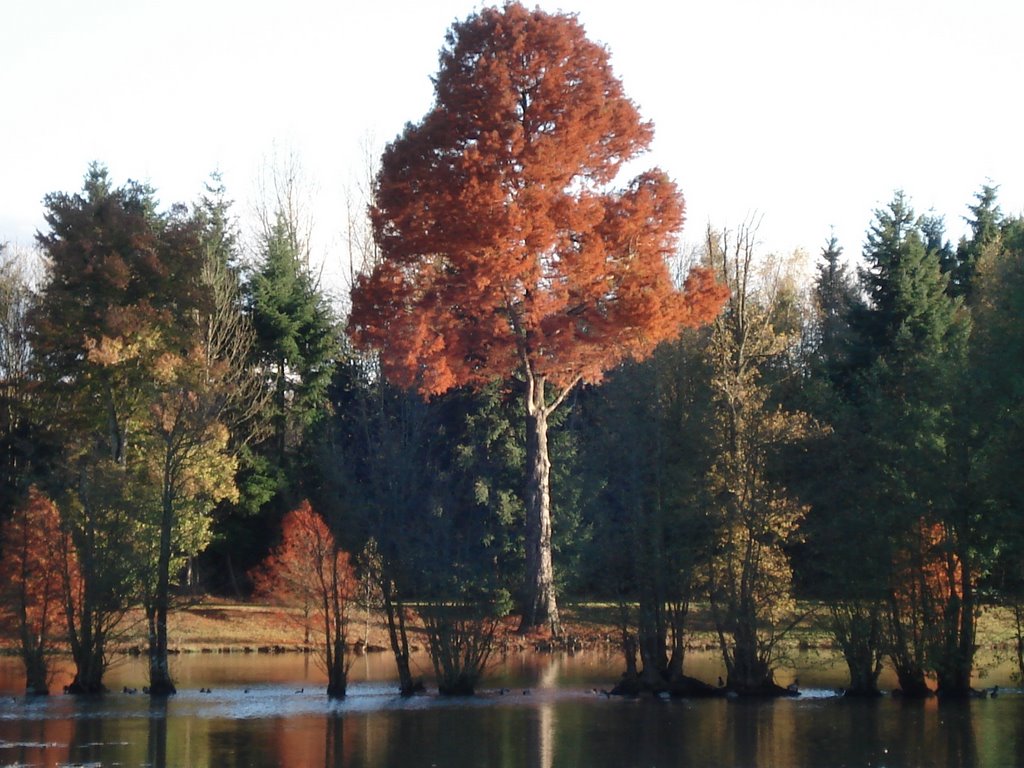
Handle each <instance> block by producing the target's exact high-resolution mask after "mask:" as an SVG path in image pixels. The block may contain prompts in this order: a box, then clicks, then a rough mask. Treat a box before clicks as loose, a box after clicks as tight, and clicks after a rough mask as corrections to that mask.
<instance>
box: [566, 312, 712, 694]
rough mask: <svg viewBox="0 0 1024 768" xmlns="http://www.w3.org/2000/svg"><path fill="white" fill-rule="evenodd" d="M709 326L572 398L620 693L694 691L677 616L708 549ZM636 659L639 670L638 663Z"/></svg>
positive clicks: (597, 587)
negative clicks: (620, 672)
mask: <svg viewBox="0 0 1024 768" xmlns="http://www.w3.org/2000/svg"><path fill="white" fill-rule="evenodd" d="M708 335H709V334H708V333H707V330H706V329H702V330H698V331H687V332H684V333H683V335H682V336H681V337H680V338H679V339H678V340H676V341H674V342H671V343H666V344H663V345H661V346H660V347H659V348H658V349H657V350H656V351H655V353H654V354H653V355H652V356H651V357H650V358H649V359H647V360H644V361H643V362H640V363H624V364H622V365H620V366H619V367H618V368H616V369H615V371H613V372H612V373H611V374H609V376H608V379H607V380H606V381H605V383H604V384H603V385H602V386H601V387H599V388H594V389H589V390H585V391H584V392H583V393H582V395H581V396H580V397H579V401H580V402H579V404H578V405H577V409H578V411H579V412H580V416H579V417H578V419H579V420H580V421H582V423H583V426H582V427H581V428H579V429H582V435H581V436H580V441H581V444H582V446H583V448H582V453H583V455H584V458H583V461H582V463H583V465H584V467H585V468H586V470H587V473H586V474H587V476H588V487H587V490H586V492H585V496H586V498H587V499H588V500H589V501H590V503H589V504H588V505H587V510H586V511H587V513H588V515H587V517H586V522H587V523H588V524H589V525H590V526H592V528H593V535H592V539H591V541H590V542H589V543H588V547H587V549H586V557H585V558H584V563H585V566H586V567H587V569H588V571H589V572H588V573H586V574H585V577H586V578H587V581H585V582H584V583H585V584H588V587H589V590H590V591H589V595H592V596H594V597H595V598H596V599H614V600H615V602H617V603H618V608H619V616H620V630H621V631H622V633H623V646H624V648H623V650H624V651H625V656H626V674H625V676H624V677H623V680H622V681H621V682H620V684H619V687H618V690H619V691H622V692H623V693H625V692H633V691H638V690H647V691H665V690H668V691H671V692H676V693H687V694H689V693H695V692H698V690H699V688H700V686H699V685H698V684H696V683H695V681H693V680H692V679H689V678H686V677H684V675H683V663H684V658H685V652H686V636H685V630H686V627H685V623H686V619H687V616H688V613H689V608H690V606H691V604H692V602H693V601H694V600H696V599H698V593H697V590H698V589H699V579H698V578H697V575H698V573H699V571H700V565H701V564H702V563H703V562H705V560H706V554H707V551H708V548H709V547H710V545H711V541H710V536H709V534H710V533H711V531H710V527H709V526H708V525H707V524H706V523H707V521H708V519H709V518H708V516H707V514H706V505H705V503H704V502H705V498H704V493H703V486H704V478H705V476H706V474H707V472H708V470H709V469H710V453H711V451H710V447H711V446H710V443H711V441H710V430H709V429H708V425H709V417H710V412H709V406H710V387H709V383H710V375H709V369H708V366H707V361H706V359H705V351H706V347H707V342H708ZM637 655H639V662H640V664H641V665H642V668H640V667H639V666H638V664H637V658H636V657H637Z"/></svg>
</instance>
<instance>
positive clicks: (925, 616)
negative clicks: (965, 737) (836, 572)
mask: <svg viewBox="0 0 1024 768" xmlns="http://www.w3.org/2000/svg"><path fill="white" fill-rule="evenodd" d="M940 235H941V233H940V231H939V230H938V228H937V227H936V225H935V221H934V220H932V221H931V222H926V221H923V220H922V219H919V218H917V217H916V216H915V214H914V212H913V210H912V208H911V207H910V204H909V202H908V201H907V199H906V197H905V196H904V195H903V194H902V193H901V192H897V193H896V195H895V196H894V198H893V200H892V202H891V203H890V204H889V206H888V207H887V208H884V209H881V210H879V211H876V216H875V221H874V223H873V224H872V226H871V228H870V229H869V232H868V237H867V242H866V245H865V250H864V259H865V262H866V266H865V267H864V268H863V269H861V270H860V273H859V274H860V282H861V287H862V290H863V292H864V294H865V296H866V297H867V300H866V302H864V303H862V304H860V305H858V306H856V307H855V308H854V310H853V312H852V313H851V327H852V331H853V340H852V343H851V358H850V361H851V366H852V371H851V373H852V375H853V376H854V382H853V386H852V393H851V401H852V403H853V407H854V408H855V416H854V417H853V418H852V419H849V420H847V425H848V427H849V429H851V430H858V431H859V432H860V435H861V438H862V442H860V443H859V445H860V446H861V447H862V449H863V451H864V461H865V468H866V469H867V472H866V476H865V477H864V478H863V483H864V485H863V486H862V494H861V496H862V499H863V500H864V502H865V504H867V505H869V507H868V508H869V509H871V511H872V520H873V521H874V524H875V525H876V526H878V527H879V529H880V530H882V531H884V532H885V539H884V541H885V542H886V543H887V546H888V548H889V552H888V553H886V556H887V557H888V559H889V575H888V585H887V589H888V599H887V602H888V622H889V623H888V628H889V632H888V641H889V644H890V647H889V652H890V656H891V658H892V659H893V662H894V665H895V666H896V671H897V674H898V676H899V679H900V686H901V688H902V689H903V690H904V693H906V694H908V695H923V694H926V693H927V686H926V683H925V672H926V670H927V669H929V668H932V669H936V670H937V671H938V672H939V675H940V688H942V689H943V690H945V691H947V692H950V693H956V692H961V691H960V689H961V688H962V685H963V674H962V673H963V670H964V669H965V668H966V670H968V679H969V670H970V668H971V663H972V656H973V650H971V649H972V648H973V640H974V637H973V635H974V623H973V621H974V614H975V612H976V608H977V606H976V603H975V601H974V594H973V589H974V587H975V586H976V581H977V571H976V563H975V561H974V559H973V557H972V556H971V554H970V547H971V540H972V538H973V532H972V530H970V526H969V525H968V526H966V528H965V525H963V524H961V522H960V518H959V513H960V512H961V511H962V510H960V508H959V505H958V503H957V500H955V499H954V494H953V493H952V488H951V483H955V482H956V481H957V477H956V467H955V465H954V463H952V459H951V455H950V448H951V440H953V439H954V438H955V434H954V432H953V430H952V424H953V404H954V401H955V398H956V393H957V391H958V387H959V385H960V382H961V380H962V379H961V377H962V375H963V371H964V361H965V355H966V350H967V346H966V342H967V336H968V331H969V321H968V318H967V316H966V313H965V312H964V311H963V309H962V307H961V305H960V301H959V300H956V299H953V298H951V297H950V296H949V295H948V293H947V290H946V289H947V284H948V278H947V276H946V275H944V274H943V272H942V271H941V247H937V246H938V244H939V243H941V236H940ZM929 245H931V247H929ZM875 541H878V539H875ZM938 573H941V574H942V578H939V577H938V576H937V574H938ZM954 647H955V649H956V650H955V652H954V651H953V648H954ZM965 649H966V650H965ZM954 668H955V669H954ZM954 678H955V680H956V682H954Z"/></svg>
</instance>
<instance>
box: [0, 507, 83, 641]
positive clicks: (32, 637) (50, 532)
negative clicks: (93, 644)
mask: <svg viewBox="0 0 1024 768" xmlns="http://www.w3.org/2000/svg"><path fill="white" fill-rule="evenodd" d="M0 539H2V546H3V557H2V559H0V595H2V599H0V625H2V627H3V629H4V631H5V633H7V634H15V635H17V636H19V638H20V640H21V642H22V644H23V645H27V646H28V648H29V649H36V648H38V649H45V648H46V647H47V646H49V645H50V644H51V643H52V642H53V636H54V635H56V634H59V632H60V629H61V626H60V624H59V619H60V616H61V610H62V607H63V604H62V596H63V586H64V585H63V579H62V568H63V562H64V558H65V556H66V555H69V554H71V553H67V552H62V551H61V547H62V546H70V545H69V544H68V542H67V537H66V536H65V535H64V533H63V532H62V531H61V526H60V515H59V513H58V512H57V508H56V507H55V506H54V504H53V502H51V501H50V500H49V499H48V498H46V497H45V496H44V495H43V494H41V493H39V492H38V491H37V490H36V489H35V488H32V489H31V490H30V491H29V496H28V500H27V501H26V502H25V504H24V505H23V506H22V507H20V508H18V509H17V510H15V512H14V514H13V515H12V516H11V517H10V519H8V520H6V521H5V522H4V524H3V527H2V529H0ZM55 624H57V625H58V626H57V627H56V629H55V627H54V625H55Z"/></svg>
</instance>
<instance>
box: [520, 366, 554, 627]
mask: <svg viewBox="0 0 1024 768" xmlns="http://www.w3.org/2000/svg"><path fill="white" fill-rule="evenodd" d="M549 413H550V411H549V410H548V407H547V405H546V404H545V402H544V379H543V378H542V377H535V379H534V381H533V383H532V385H531V386H529V387H528V388H527V397H526V473H527V474H526V584H525V590H524V606H523V617H522V622H521V623H520V625H519V631H520V632H527V631H529V630H531V629H536V628H538V627H541V626H543V625H545V624H547V625H549V626H550V627H551V632H552V634H553V635H554V636H555V637H558V636H559V635H560V634H561V626H560V623H559V619H558V604H557V602H556V600H555V577H554V570H553V568H552V565H551V493H550V483H551V461H550V459H549V458H548V415H549Z"/></svg>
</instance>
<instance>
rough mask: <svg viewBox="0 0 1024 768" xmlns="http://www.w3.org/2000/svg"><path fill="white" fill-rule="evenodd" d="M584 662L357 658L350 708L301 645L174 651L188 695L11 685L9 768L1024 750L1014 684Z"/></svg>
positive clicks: (926, 760)
mask: <svg viewBox="0 0 1024 768" xmlns="http://www.w3.org/2000/svg"><path fill="white" fill-rule="evenodd" d="M582 656H585V654H584V655H581V656H577V657H553V658H552V657H541V658H540V660H537V659H536V657H529V658H527V657H526V656H515V657H509V659H508V660H507V663H506V665H505V666H504V667H503V668H501V669H498V670H495V676H494V677H493V678H492V679H493V681H494V682H495V688H493V689H491V690H488V691H484V692H483V693H482V695H481V696H479V697H476V698H473V699H461V700H459V699H454V700H453V699H440V698H438V697H436V696H425V697H416V698H414V699H411V700H406V699H401V698H400V697H398V696H397V694H396V693H395V690H394V684H393V682H392V681H391V680H390V679H389V678H387V675H386V674H384V673H383V672H380V670H379V669H378V668H377V667H376V666H375V665H377V664H381V665H382V662H383V661H386V660H385V659H382V660H381V661H366V662H365V663H363V660H361V662H360V663H361V664H363V670H362V671H361V672H359V673H358V675H357V680H356V681H355V682H354V683H353V685H352V688H351V695H350V696H349V698H348V699H346V700H345V701H342V702H330V701H328V700H327V697H326V695H325V694H324V689H323V683H322V681H321V680H320V679H319V677H318V675H319V672H318V671H317V670H316V669H315V667H309V666H307V665H306V660H304V659H303V658H302V657H291V658H279V659H268V658H262V659H261V658H256V657H249V658H248V659H245V658H241V657H239V658H234V657H232V658H220V659H217V658H214V659H210V658H209V657H206V658H200V657H196V658H195V659H194V661H193V660H188V659H184V658H182V659H179V660H178V665H179V666H178V669H177V673H178V674H179V679H180V680H182V681H183V682H182V684H181V685H180V686H179V688H180V691H181V692H180V693H179V694H178V695H177V696H174V697H171V698H169V699H165V700H153V701H151V700H150V699H149V697H146V696H142V695H135V696H131V695H127V694H121V693H115V694H111V695H109V696H105V697H100V698H95V699H77V698H75V697H70V696H60V695H58V696H53V697H51V698H50V699H37V700H27V699H25V698H23V697H20V696H19V697H17V698H16V699H12V698H11V696H10V695H8V696H7V697H5V698H4V699H3V701H2V702H0V765H5V766H7V765H11V766H15V765H16V766H27V765H47V766H50V765H89V764H93V765H113V764H119V765H124V766H142V765H149V766H163V765H168V766H178V765H189V766H196V767H197V768H202V767H203V766H255V767H256V768H259V767H260V766H281V765H284V766H320V765H322V766H325V768H340V767H345V768H348V767H349V766H367V767H374V768H376V767H377V766H381V767H385V766H396V765H415V766H431V765H437V766H455V768H459V767H460V766H498V767H499V768H500V767H503V766H508V767H509V768H512V767H513V766H515V767H516V768H518V767H519V766H539V767H540V768H552V767H553V766H559V767H560V768H561V767H562V766H569V767H571V766H631V765H636V766H641V765H642V766H665V765H673V766H675V765H679V766H697V765H701V766H708V765H714V766H725V767H728V766H809V767H810V766H813V767H815V768H817V767H819V766H846V765H850V766H853V765H858V766H869V765H870V766H882V765H884V766H888V768H900V766H908V767H909V766H924V765H934V766H965V767H969V768H975V767H976V768H989V767H990V766H1005V765H1017V764H1019V763H1020V758H1019V755H1020V754H1022V753H1024V694H1022V693H1021V692H1020V691H1019V690H1016V689H1015V690H1007V691H1006V692H1004V693H1003V695H1001V696H1000V698H999V699H996V700H992V699H986V700H975V701H968V702H939V701H937V700H932V701H927V702H912V701H901V700H899V699H894V698H892V697H885V698H883V699H880V700H869V701H856V700H843V699H840V698H837V697H834V696H830V695H829V692H828V691H827V690H825V689H819V690H810V691H808V695H807V696H805V697H801V698H799V699H795V700H782V701H754V702H743V701H730V700H725V699H719V700H710V701H669V700H651V699H641V700H621V699H616V698H611V699H609V698H606V697H605V696H603V695H600V694H599V693H596V692H594V691H593V688H595V687H601V686H605V685H607V684H608V682H609V681H610V680H611V679H614V676H615V669H616V667H615V666H609V662H608V661H607V660H605V661H602V660H601V659H600V658H599V657H598V656H597V655H594V656H592V657H591V658H583V657H582ZM7 661H8V660H0V685H3V682H2V681H3V680H5V679H11V677H10V675H11V672H10V670H9V669H6V670H5V669H4V664H6V663H7ZM216 662H219V663H216ZM709 663H713V662H712V661H709ZM611 664H617V659H614V660H612V661H611ZM378 673H380V674H378ZM116 674H117V676H119V677H120V678H121V679H123V680H125V681H126V682H125V683H122V682H120V680H118V682H117V686H118V688H120V685H122V684H129V685H130V684H131V683H132V682H134V679H135V678H134V677H133V676H135V675H137V674H140V673H139V670H134V669H133V668H132V667H131V665H130V664H128V665H125V666H124V667H123V668H122V669H120V670H118V671H117V673H116ZM5 675H7V677H6V678H5V677H4V676H5ZM115 679H116V678H115ZM801 679H802V680H804V682H805V684H807V683H808V682H810V681H811V680H812V676H805V675H804V673H803V672H801ZM266 680H272V681H273V682H260V681H266ZM998 682H1000V684H1002V681H998ZM1007 682H1008V681H1007ZM18 684H20V683H17V681H15V682H14V683H12V685H18ZM200 686H206V687H211V688H213V692H212V693H210V694H203V693H199V688H200ZM111 687H114V686H113V680H112V686H111ZM506 688H507V689H509V690H507V691H506V690H504V689H506ZM58 690H59V688H58ZM527 690H528V691H529V693H524V692H525V691H527ZM300 691H301V692H300Z"/></svg>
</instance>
